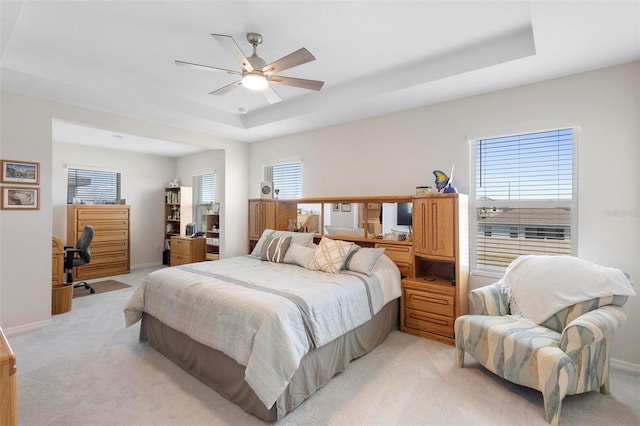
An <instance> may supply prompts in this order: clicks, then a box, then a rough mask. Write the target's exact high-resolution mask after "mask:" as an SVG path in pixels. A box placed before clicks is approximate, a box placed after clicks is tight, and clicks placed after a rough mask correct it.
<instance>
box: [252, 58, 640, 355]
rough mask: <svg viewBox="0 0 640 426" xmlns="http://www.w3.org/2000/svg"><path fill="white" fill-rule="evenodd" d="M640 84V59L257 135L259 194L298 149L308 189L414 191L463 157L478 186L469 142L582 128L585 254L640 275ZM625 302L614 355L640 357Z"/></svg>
mask: <svg viewBox="0 0 640 426" xmlns="http://www.w3.org/2000/svg"><path fill="white" fill-rule="evenodd" d="M639 88H640V62H634V63H631V64H626V65H621V66H616V67H611V68H607V69H603V70H597V71H593V72H588V73H583V74H579V75H575V76H569V77H565V78H560V79H556V80H550V81H547V82H542V83H538V84H532V85H528V86H523V87H519V88H513V89H508V90H503V91H499V92H494V93H489V94H484V95H479V96H474V97H470V98H466V99H462V100H457V101H452V102H447V103H443V104H439V105H434V106H429V107H423V108H416V109H413V110H408V111H404V112H400V113H395V114H389V115H385V116H381V117H376V118H372V119H367V120H362V121H358V122H352V123H347V124H343V125H339V126H334V127H329V128H324V129H319V130H314V131H309V132H305V133H300V134H296V135H290V136H286V137H280V138H276V139H271V140H267V141H263V142H259V143H253V144H251V146H250V149H249V154H250V155H249V161H250V172H251V174H250V179H249V194H250V196H251V197H257V196H258V188H259V186H258V185H259V183H260V180H261V176H262V167H263V165H264V164H267V163H270V162H273V161H276V160H278V159H282V158H293V157H302V160H303V183H304V185H303V186H304V187H303V197H327V196H355V195H400V194H413V193H414V191H415V187H416V186H420V185H432V186H433V182H434V178H433V174H432V171H433V170H434V169H441V170H444V171H449V170H450V169H451V165H452V164H453V163H455V166H456V167H455V176H454V178H453V184H454V186H456V187H457V188H458V190H459V191H460V192H462V193H468V188H469V144H468V140H470V139H472V138H477V137H481V136H496V135H501V134H506V133H512V132H520V131H535V130H545V129H550V128H557V127H561V126H579V127H580V131H579V135H578V137H579V139H578V192H579V195H578V197H579V211H578V216H579V218H578V221H579V224H578V233H577V234H578V235H577V237H578V256H580V257H582V258H585V259H588V260H591V261H594V262H597V263H601V264H605V265H608V266H613V267H617V268H620V269H622V270H624V271H627V272H628V273H630V274H631V276H632V279H633V280H634V281H635V282H636V283H640V262H639V261H638V260H639V259H640V256H639V254H640V249H639V247H640V243H639V241H640V225H639V222H640V191H638V188H639V187H640V144H639V143H638V141H639V140H640V89H639ZM484 283H486V282H481V281H479V280H478V279H477V277H473V278H472V280H471V285H472V287H474V286H478V285H481V284H484ZM636 287H637V288H638V289H640V286H639V285H638V284H636ZM639 293H640V292H639ZM625 308H626V310H627V312H628V315H629V318H628V321H627V324H625V325H623V326H622V327H621V328H620V329H619V330H618V332H617V333H616V336H615V338H614V347H613V356H614V357H615V358H617V359H619V360H623V361H626V362H630V363H634V364H640V343H639V341H640V339H639V333H638V328H637V326H636V325H637V324H638V323H640V296H638V297H635V298H631V299H630V300H629V302H627V304H626V305H625Z"/></svg>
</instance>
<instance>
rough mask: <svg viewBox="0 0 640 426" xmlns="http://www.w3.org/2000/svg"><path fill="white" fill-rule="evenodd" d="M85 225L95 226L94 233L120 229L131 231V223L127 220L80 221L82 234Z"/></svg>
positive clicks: (79, 225)
mask: <svg viewBox="0 0 640 426" xmlns="http://www.w3.org/2000/svg"><path fill="white" fill-rule="evenodd" d="M85 225H91V226H93V229H94V231H96V232H101V231H114V230H120V229H129V221H128V220H127V219H114V220H79V221H78V229H79V230H80V232H82V230H83V229H84V227H85Z"/></svg>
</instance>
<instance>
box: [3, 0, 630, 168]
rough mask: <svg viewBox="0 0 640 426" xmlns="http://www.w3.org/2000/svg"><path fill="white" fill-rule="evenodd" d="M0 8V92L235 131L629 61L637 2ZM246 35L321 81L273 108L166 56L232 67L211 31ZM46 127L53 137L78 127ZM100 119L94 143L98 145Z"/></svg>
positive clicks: (286, 126)
mask: <svg viewBox="0 0 640 426" xmlns="http://www.w3.org/2000/svg"><path fill="white" fill-rule="evenodd" d="M0 12H1V18H2V22H1V24H2V25H1V31H2V43H1V46H0V48H1V57H0V59H1V62H0V66H1V68H0V72H1V74H0V77H1V79H0V84H1V85H2V89H3V90H7V91H12V92H18V93H23V94H26V95H31V96H36V97H42V98H48V99H54V100H58V101H61V102H65V103H70V104H75V105H80V106H85V107H89V108H94V109H98V110H102V111H109V112H114V113H117V114H122V115H126V116H132V117H137V118H141V119H144V120H150V121H153V122H158V123H163V124H166V125H171V126H175V127H179V128H186V129H190V130H194V131H199V132H203V133H206V134H210V135H215V136H218V137H222V138H227V139H232V140H237V141H245V142H253V141H258V140H264V139H268V138H272V137H277V136H282V135H287V134H292V133H297V132H301V131H305V130H310V129H315V128H320V127H325V126H330V125H334V124H338V123H342V122H347V121H353V120H358V119H362V118H367V117H373V116H377V115H381V114H386V113H390V112H395V111H400V110H404V109H408V108H414V107H418V106H423V105H429V104H434V103H438V102H443V101H447V100H452V99H457V98H461V97H466V96H471V95H475V94H480V93H486V92H490V91H495V90H499V89H503V88H508V87H514V86H519V85H523V84H528V83H533V82H536V81H542V80H547V79H551V78H556V77H560V76H564V75H570V74H575V73H579V72H582V71H587V70H591V69H597V68H602V67H606V66H610V65H615V64H620V63H625V62H630V61H634V60H638V59H640V1H624V2H613V1H600V2H598V1H595V2H581V1H566V2H565V1H549V2H539V1H535V2H534V1H531V2H518V1H494V2H488V1H449V2H444V1H441V2H436V1H408V2H403V1H340V2H339V1H289V2H287V1H255V2H245V1H227V2H220V1H178V0H176V1H165V2H152V1H83V2H79V1H65V2H59V1H6V0H2V2H1V9H0ZM248 32H259V33H261V34H262V36H263V38H264V41H263V43H262V45H261V46H260V47H259V48H258V54H259V55H260V56H261V57H262V58H263V59H265V60H266V61H267V63H269V62H273V61H275V60H276V59H279V58H281V57H283V56H285V55H287V54H289V53H291V52H293V51H294V50H297V49H299V48H301V47H306V48H307V49H308V50H309V51H310V52H311V53H312V54H313V55H314V56H315V57H316V60H315V61H313V62H309V63H306V64H304V65H301V66H298V67H295V68H291V69H289V70H286V71H284V72H282V75H286V76H290V77H298V78H306V79H315V80H323V81H325V85H324V87H323V89H322V90H321V91H320V92H315V91H310V90H305V89H300V88H295V87H287V86H275V90H276V91H277V92H278V94H279V95H280V96H281V97H282V98H283V102H280V103H277V104H273V105H270V104H269V103H267V101H266V100H265V98H264V97H263V96H262V94H261V93H259V92H252V91H249V90H248V89H246V88H243V87H239V88H237V89H235V90H233V91H231V92H229V93H227V94H226V95H223V96H213V95H209V94H208V93H209V92H211V91H213V90H215V89H217V88H220V87H222V86H224V85H226V84H229V83H231V82H233V81H234V80H236V78H235V77H234V76H232V75H228V74H225V73H213V72H208V71H201V70H197V69H191V68H188V67H178V66H176V65H175V64H174V60H176V59H178V60H183V61H187V62H195V63H200V64H205V65H211V66H216V67H221V68H228V69H234V70H235V69H238V70H239V67H238V65H237V64H236V63H235V61H234V59H233V58H232V57H230V55H229V54H228V53H227V52H226V51H224V50H223V49H222V47H221V46H220V45H219V44H218V43H217V42H216V41H215V40H214V39H213V38H212V37H211V36H210V34H212V33H218V34H226V35H231V36H232V37H233V38H234V39H235V40H236V42H237V43H238V45H239V46H240V47H241V48H242V50H243V51H244V53H245V55H247V56H248V55H250V54H251V46H250V45H249V43H248V42H247V41H246V33H248ZM240 109H244V110H246V113H240ZM60 125H61V127H59V126H58V125H56V128H57V129H58V131H55V129H54V131H55V133H56V136H57V138H58V139H59V140H62V141H69V142H70V143H82V140H86V139H87V138H88V137H90V135H88V134H87V133H84V134H83V135H82V137H76V138H75V141H71V139H73V134H74V132H73V126H71V124H68V123H66V124H65V123H60ZM107 130H108V129H102V132H101V133H100V132H99V134H96V138H95V139H96V140H97V139H99V137H100V136H104V138H102V139H104V140H106V142H104V143H106V144H107V146H111V145H112V144H113V143H114V139H118V137H116V138H114V136H113V134H112V133H111V132H106V131H107ZM89 131H90V130H89V129H87V130H85V132H89ZM69 134H71V135H69ZM120 136H121V137H120V139H123V138H129V137H131V138H133V137H134V135H120ZM102 139H100V140H102ZM128 142H130V143H124V144H123V145H125V148H126V146H138V145H139V144H142V145H145V144H147V145H148V144H150V143H151V142H152V141H148V140H144V139H141V140H137V139H136V140H135V141H128ZM96 143H97V142H96ZM158 144H159V142H157V141H156V142H155V145H154V149H159V148H158V146H159V145H158ZM172 148H175V149H177V151H178V153H176V152H174V151H172V150H171V149H170V150H169V151H168V153H167V154H166V155H170V156H180V155H183V154H184V153H191V152H192V150H193V147H180V146H179V145H178V146H177V147H176V146H173V147H172ZM181 148H185V149H187V151H185V152H184V153H180V149H181ZM189 150H191V151H189ZM154 152H156V151H154Z"/></svg>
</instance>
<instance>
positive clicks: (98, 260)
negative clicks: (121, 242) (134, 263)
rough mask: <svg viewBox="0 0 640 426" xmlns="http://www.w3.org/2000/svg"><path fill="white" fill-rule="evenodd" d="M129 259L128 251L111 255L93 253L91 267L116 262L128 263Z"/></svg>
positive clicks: (110, 253) (115, 252) (111, 253)
mask: <svg viewBox="0 0 640 426" xmlns="http://www.w3.org/2000/svg"><path fill="white" fill-rule="evenodd" d="M128 259H129V252H127V251H114V252H109V253H98V254H93V253H91V262H90V263H89V264H90V265H94V266H96V265H102V264H105V263H114V262H126V261H127V260H128Z"/></svg>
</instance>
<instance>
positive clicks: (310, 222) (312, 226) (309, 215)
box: [292, 203, 322, 233]
mask: <svg viewBox="0 0 640 426" xmlns="http://www.w3.org/2000/svg"><path fill="white" fill-rule="evenodd" d="M321 211H322V204H321V203H298V205H297V212H298V218H297V222H296V223H295V224H293V225H295V229H292V231H296V230H297V231H300V232H314V233H320V229H321V228H322V224H321V223H320V221H321V214H320V212H321Z"/></svg>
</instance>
